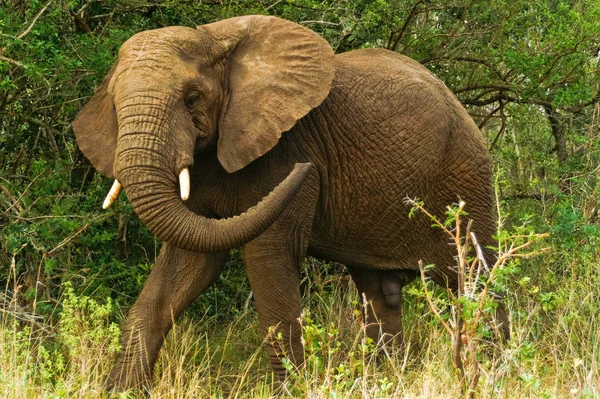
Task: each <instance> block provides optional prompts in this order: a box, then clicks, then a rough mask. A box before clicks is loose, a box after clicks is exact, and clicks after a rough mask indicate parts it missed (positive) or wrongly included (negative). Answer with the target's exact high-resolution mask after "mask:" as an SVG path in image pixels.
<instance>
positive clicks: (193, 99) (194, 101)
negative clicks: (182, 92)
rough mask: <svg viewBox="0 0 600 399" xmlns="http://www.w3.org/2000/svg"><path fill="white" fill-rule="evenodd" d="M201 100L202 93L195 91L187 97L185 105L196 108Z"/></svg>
mask: <svg viewBox="0 0 600 399" xmlns="http://www.w3.org/2000/svg"><path fill="white" fill-rule="evenodd" d="M199 102H200V93H198V92H197V91H193V92H191V93H189V94H188V95H187V96H186V97H185V106H186V107H188V108H189V109H192V108H194V107H195V106H196V105H198V103H199Z"/></svg>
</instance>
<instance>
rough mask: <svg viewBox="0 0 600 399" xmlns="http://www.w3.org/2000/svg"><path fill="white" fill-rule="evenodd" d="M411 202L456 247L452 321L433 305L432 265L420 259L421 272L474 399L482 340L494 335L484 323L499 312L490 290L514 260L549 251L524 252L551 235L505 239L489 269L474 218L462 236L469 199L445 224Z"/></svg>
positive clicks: (466, 389) (465, 391)
mask: <svg viewBox="0 0 600 399" xmlns="http://www.w3.org/2000/svg"><path fill="white" fill-rule="evenodd" d="M407 202H408V203H409V204H410V205H412V206H413V208H412V210H411V213H410V215H411V216H412V215H414V213H415V212H416V211H420V212H423V213H424V214H425V215H427V217H428V218H429V219H430V220H431V221H432V222H433V224H434V226H435V227H438V228H440V229H442V230H443V231H444V233H445V234H446V235H447V236H448V238H449V239H450V241H451V242H452V243H453V244H454V245H455V248H456V253H457V256H456V267H455V271H456V274H457V287H456V291H454V290H451V289H448V290H447V292H448V297H449V302H450V312H451V316H450V318H447V317H444V315H442V312H441V311H440V309H439V306H438V305H436V303H435V301H434V296H433V295H432V293H431V292H430V290H429V288H428V281H427V277H426V274H427V270H428V268H429V267H431V266H432V265H428V266H424V265H423V262H421V261H419V270H420V272H421V281H422V283H423V289H424V291H425V298H426V299H427V302H428V304H429V307H430V309H431V311H432V312H433V314H434V315H435V317H436V318H437V320H438V321H439V322H440V324H441V325H442V326H443V327H444V330H445V331H446V332H447V333H448V335H449V336H450V337H451V346H452V365H453V367H454V369H455V370H456V371H457V375H458V379H459V382H460V386H461V390H462V392H463V394H464V396H465V397H467V398H472V397H474V396H475V394H476V392H477V386H478V384H479V378H480V376H481V366H480V362H479V359H478V356H479V354H480V352H481V350H480V349H481V342H482V339H483V338H485V337H486V336H487V335H489V334H487V330H486V327H485V325H484V324H485V323H484V321H485V320H486V319H493V314H494V311H495V308H496V306H498V304H497V303H495V301H494V298H493V294H492V291H491V289H492V287H493V284H494V282H495V280H496V278H497V276H498V274H499V271H500V270H502V269H503V268H504V266H505V265H506V264H507V262H509V261H510V259H512V258H515V257H528V256H532V255H534V254H537V253H539V252H541V251H544V250H545V249H542V250H539V251H533V252H528V253H523V250H525V249H526V248H528V247H530V246H531V245H532V244H534V243H535V242H537V241H539V240H540V239H543V238H546V237H547V236H548V235H547V234H529V235H522V234H521V235H512V236H511V235H507V234H503V235H500V236H499V249H498V257H497V259H496V262H495V263H494V264H493V265H487V264H486V260H485V259H484V257H483V251H482V249H481V247H480V246H479V244H478V242H477V238H476V236H475V234H474V233H473V231H472V230H471V226H472V221H471V220H469V222H468V223H467V225H466V231H464V233H463V230H462V227H463V226H464V224H463V223H462V218H463V217H464V216H466V213H465V211H464V208H465V205H466V203H465V202H464V201H461V202H459V204H458V205H456V206H452V207H450V206H449V207H447V211H446V216H447V218H446V220H444V221H440V220H439V219H438V218H437V217H436V216H434V215H432V214H431V213H429V212H428V211H427V210H426V209H425V206H424V204H423V203H422V202H420V201H417V200H411V199H408V200H407ZM497 332H498V331H497Z"/></svg>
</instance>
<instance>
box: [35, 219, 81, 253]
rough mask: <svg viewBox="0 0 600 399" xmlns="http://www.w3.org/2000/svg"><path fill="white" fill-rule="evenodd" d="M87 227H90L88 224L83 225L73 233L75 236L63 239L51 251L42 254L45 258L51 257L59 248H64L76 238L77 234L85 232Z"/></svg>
mask: <svg viewBox="0 0 600 399" xmlns="http://www.w3.org/2000/svg"><path fill="white" fill-rule="evenodd" d="M88 227H90V224H89V223H86V224H84V225H83V227H82V228H80V229H79V230H77V231H76V232H75V234H73V235H71V236H70V237H67V238H65V239H64V240H62V241H61V242H60V244H58V245H57V246H56V247H54V248H53V249H51V250H50V251H48V252H46V253H45V254H44V256H45V257H49V256H51V255H52V254H53V253H54V252H56V251H58V250H59V249H60V248H62V247H63V246H65V245H66V244H68V243H69V242H70V241H71V240H72V239H74V238H75V237H77V236H78V235H79V234H81V233H83V232H84V231H85V229H87V228H88Z"/></svg>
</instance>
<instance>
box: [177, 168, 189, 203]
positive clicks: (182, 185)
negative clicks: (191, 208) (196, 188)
mask: <svg viewBox="0 0 600 399" xmlns="http://www.w3.org/2000/svg"><path fill="white" fill-rule="evenodd" d="M179 192H180V194H181V199H182V200H184V201H185V200H187V199H188V198H189V197H190V170H189V169H188V168H184V169H182V170H181V172H179Z"/></svg>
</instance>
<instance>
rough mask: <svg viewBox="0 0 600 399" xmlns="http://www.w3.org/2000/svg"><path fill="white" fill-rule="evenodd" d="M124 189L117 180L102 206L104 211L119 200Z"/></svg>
mask: <svg viewBox="0 0 600 399" xmlns="http://www.w3.org/2000/svg"><path fill="white" fill-rule="evenodd" d="M122 188H123V186H122V185H121V183H119V181H118V180H115V182H114V183H113V185H112V187H111V188H110V191H109V192H108V195H107V196H106V199H105V200H104V203H103V204H102V209H108V208H109V207H110V206H111V205H112V204H113V203H114V202H115V201H116V200H117V198H119V193H120V192H121V189H122Z"/></svg>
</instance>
